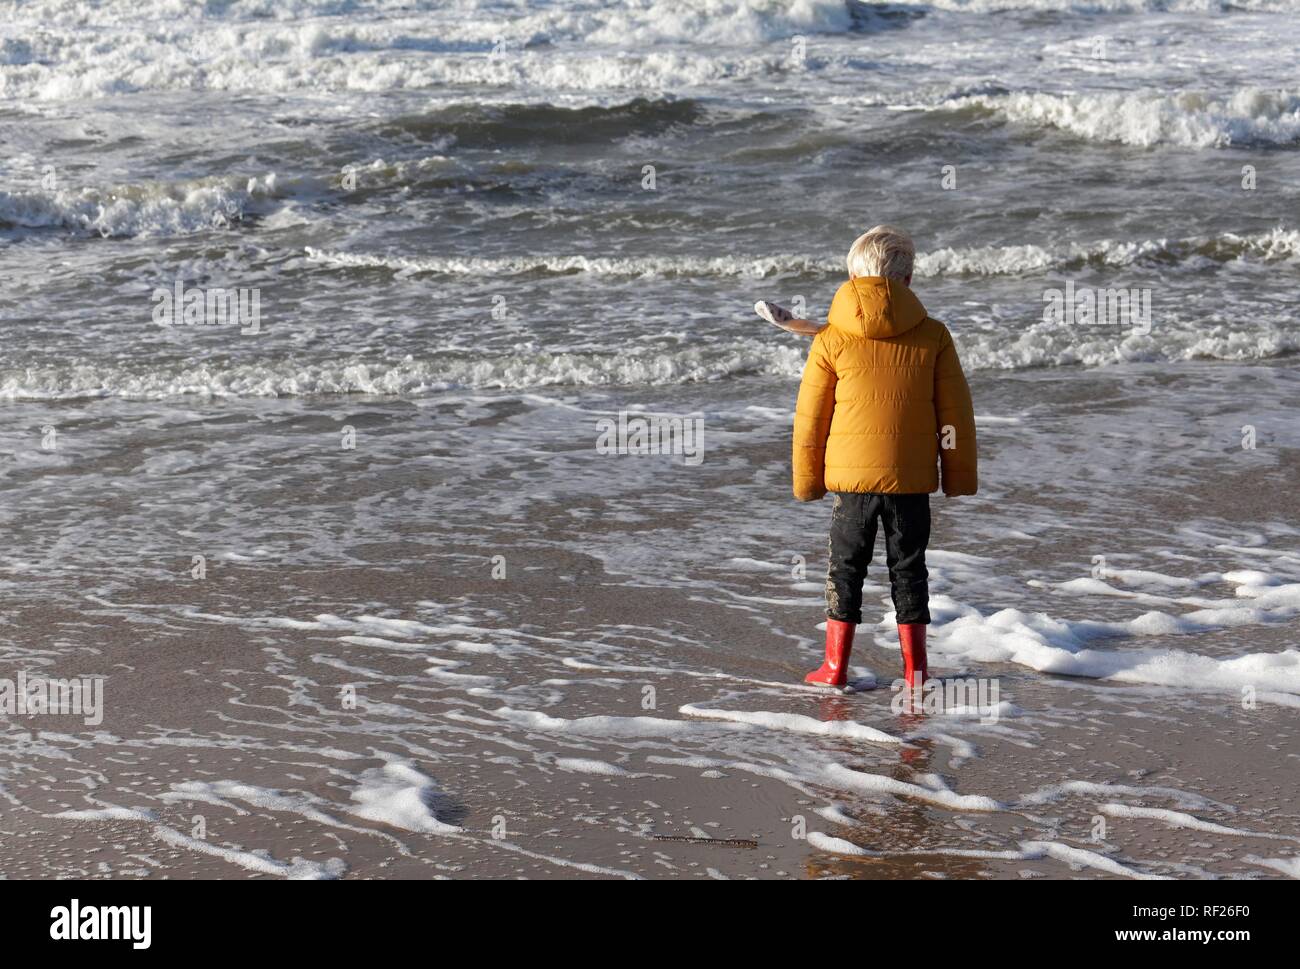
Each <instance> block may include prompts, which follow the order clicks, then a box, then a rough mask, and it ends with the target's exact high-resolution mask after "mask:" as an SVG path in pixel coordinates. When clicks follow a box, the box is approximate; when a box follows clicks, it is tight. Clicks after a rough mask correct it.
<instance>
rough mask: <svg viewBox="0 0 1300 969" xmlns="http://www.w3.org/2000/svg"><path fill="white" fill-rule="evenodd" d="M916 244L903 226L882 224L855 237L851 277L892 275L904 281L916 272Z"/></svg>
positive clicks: (851, 252) (849, 264)
mask: <svg viewBox="0 0 1300 969" xmlns="http://www.w3.org/2000/svg"><path fill="white" fill-rule="evenodd" d="M915 259H916V246H915V245H914V244H913V243H912V239H911V237H910V236H909V235H908V234H907V233H906V232H904V231H903V230H902V229H899V228H897V227H896V226H892V225H878V226H876V227H875V228H872V229H868V230H867V231H866V232H864V233H862V235H860V236H858V237H857V239H855V240H854V242H853V245H852V246H851V247H850V248H849V257H848V260H847V262H848V266H849V275H850V276H888V277H889V278H890V279H897V280H904V279H907V277H909V276H911V275H912V263H913V261H914V260H915Z"/></svg>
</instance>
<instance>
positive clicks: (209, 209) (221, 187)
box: [0, 174, 327, 238]
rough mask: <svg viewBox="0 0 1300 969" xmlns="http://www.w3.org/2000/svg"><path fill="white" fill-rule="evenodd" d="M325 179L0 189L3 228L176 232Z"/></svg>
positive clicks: (223, 219) (229, 221) (225, 220)
mask: <svg viewBox="0 0 1300 969" xmlns="http://www.w3.org/2000/svg"><path fill="white" fill-rule="evenodd" d="M326 187H327V186H326V183H325V182H324V181H323V180H318V179H312V178H297V179H289V180H285V179H280V178H278V177H277V176H276V175H274V174H271V175H267V176H264V177H254V178H239V177H228V176H214V177H210V178H201V179H194V180H190V181H181V182H164V181H149V182H140V183H136V184H124V185H115V186H111V187H109V188H96V187H86V188H77V189H58V190H56V191H49V192H45V191H23V190H19V191H15V192H6V191H3V190H0V229H16V228H17V229H50V228H62V229H70V230H72V231H74V232H79V233H84V234H87V235H99V236H103V237H105V238H110V237H126V236H175V235H188V234H190V233H194V232H201V231H208V230H212V229H216V228H222V227H226V226H231V225H234V224H235V223H237V222H240V221H242V220H243V219H244V218H245V217H247V216H250V215H254V214H259V213H260V212H261V211H262V209H260V208H259V204H260V203H265V202H267V201H269V200H273V199H282V198H285V197H288V196H289V195H290V194H293V193H294V192H304V191H308V190H310V189H313V188H315V189H321V190H323V189H325V188H326Z"/></svg>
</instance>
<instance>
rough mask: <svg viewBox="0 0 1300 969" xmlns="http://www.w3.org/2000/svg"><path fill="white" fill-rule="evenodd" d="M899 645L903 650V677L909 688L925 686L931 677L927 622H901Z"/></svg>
mask: <svg viewBox="0 0 1300 969" xmlns="http://www.w3.org/2000/svg"><path fill="white" fill-rule="evenodd" d="M898 645H899V647H900V648H901V649H902V651H903V679H905V680H907V687H908V689H911V690H914V689H916V687H917V686H918V685H920V686H924V685H925V681H926V680H928V679H929V678H930V671H929V669H928V668H927V666H926V662H925V623H923V622H909V623H899V626H898Z"/></svg>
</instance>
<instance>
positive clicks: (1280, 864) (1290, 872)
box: [1241, 855, 1300, 878]
mask: <svg viewBox="0 0 1300 969" xmlns="http://www.w3.org/2000/svg"><path fill="white" fill-rule="evenodd" d="M1241 860H1242V861H1244V862H1247V863H1249V864H1252V865H1259V866H1260V867H1261V868H1271V869H1273V870H1274V871H1280V872H1281V873H1282V874H1284V875H1286V876H1287V877H1288V878H1300V855H1298V856H1296V857H1293V858H1260V857H1259V856H1258V855H1247V856H1246V857H1245V858H1243V859H1241Z"/></svg>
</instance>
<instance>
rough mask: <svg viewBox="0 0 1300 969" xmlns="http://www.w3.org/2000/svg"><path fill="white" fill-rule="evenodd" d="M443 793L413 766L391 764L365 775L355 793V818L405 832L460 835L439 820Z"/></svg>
mask: <svg viewBox="0 0 1300 969" xmlns="http://www.w3.org/2000/svg"><path fill="white" fill-rule="evenodd" d="M439 795H440V792H439V790H438V788H437V786H436V785H435V784H434V783H433V781H432V780H431V779H429V778H428V777H425V776H424V775H423V774H421V773H420V772H419V771H417V770H416V769H415V768H414V767H412V766H411V765H410V764H408V763H405V762H403V761H397V760H393V761H389V762H388V763H386V764H384V766H383V767H375V768H372V769H370V770H367V771H365V772H364V773H363V774H362V775H361V778H360V786H359V787H357V788H356V789H355V790H353V791H352V799H353V800H354V801H356V802H358V803H357V806H356V807H353V808H351V811H352V813H353V814H355V815H356V816H357V817H359V818H365V819H366V820H367V821H378V822H380V823H382V824H388V825H392V826H393V827H395V828H402V829H403V830H406V831H417V832H421V833H424V834H459V833H461V831H462V829H461V828H459V827H457V826H456V825H454V824H447V823H446V822H445V821H440V820H438V817H437V815H436V814H435V807H434V805H435V803H436V799H437V798H438V797H439Z"/></svg>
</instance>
